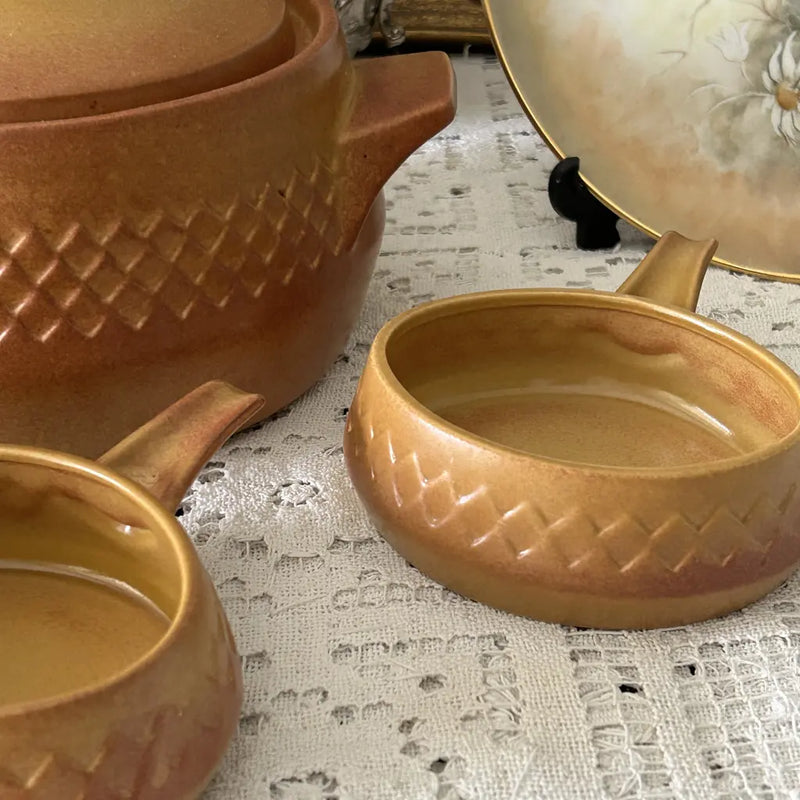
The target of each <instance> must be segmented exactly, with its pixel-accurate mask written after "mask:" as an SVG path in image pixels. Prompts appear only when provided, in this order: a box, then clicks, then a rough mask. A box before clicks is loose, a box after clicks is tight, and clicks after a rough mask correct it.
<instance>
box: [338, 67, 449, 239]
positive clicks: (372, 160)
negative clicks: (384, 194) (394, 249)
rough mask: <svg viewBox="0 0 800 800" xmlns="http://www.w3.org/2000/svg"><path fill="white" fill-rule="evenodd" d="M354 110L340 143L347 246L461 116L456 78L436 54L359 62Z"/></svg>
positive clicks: (343, 224) (342, 201)
mask: <svg viewBox="0 0 800 800" xmlns="http://www.w3.org/2000/svg"><path fill="white" fill-rule="evenodd" d="M352 68H353V73H354V74H353V84H354V90H353V98H354V100H353V107H352V109H351V112H350V115H349V118H348V120H347V122H346V123H345V125H344V128H343V130H342V134H341V137H340V140H339V147H340V153H341V158H342V160H341V162H340V165H341V166H340V172H339V180H338V182H337V185H338V187H339V189H340V190H341V202H340V204H339V206H340V208H341V217H340V219H341V221H342V230H343V236H344V238H343V246H344V247H345V248H349V247H350V246H351V245H352V243H353V242H354V241H355V238H356V236H357V235H358V232H359V230H360V229H361V223H362V222H363V221H364V218H365V217H366V215H367V212H368V211H369V209H370V206H371V205H372V203H373V201H374V200H375V197H376V195H377V194H378V192H379V191H380V190H381V188H382V187H383V184H384V183H386V181H387V180H388V178H389V177H390V176H391V175H392V173H393V172H394V171H395V170H396V169H397V168H398V167H399V166H400V164H401V163H402V162H403V161H404V160H405V159H406V158H407V157H408V156H409V155H410V154H411V153H413V152H414V150H416V149H417V148H418V147H419V146H420V145H421V144H424V143H425V142H426V141H427V140H428V139H430V138H431V137H432V136H433V135H434V134H436V133H438V132H439V131H440V130H441V129H442V128H444V127H445V126H446V125H447V124H448V123H449V122H450V121H451V120H452V119H453V116H454V114H455V79H454V76H453V68H452V66H451V65H450V60H449V59H448V57H447V54H446V53H440V52H436V51H430V52H424V53H411V54H407V55H396V56H385V57H382V58H380V57H379V58H365V59H358V60H356V61H354V62H353V64H352Z"/></svg>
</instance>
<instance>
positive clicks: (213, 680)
mask: <svg viewBox="0 0 800 800" xmlns="http://www.w3.org/2000/svg"><path fill="white" fill-rule="evenodd" d="M214 628H215V629H214ZM208 642H209V650H208V652H207V654H203V655H202V656H201V657H200V658H199V659H197V660H196V662H195V668H204V669H205V670H206V671H207V674H206V675H205V677H204V678H203V684H204V691H203V692H202V696H200V697H196V698H195V700H196V702H194V703H193V704H192V706H191V707H190V708H183V707H179V706H176V705H165V706H162V707H160V708H157V709H153V710H149V711H147V712H144V713H142V714H141V715H139V716H135V717H127V718H123V719H121V720H120V722H119V726H118V728H116V729H114V730H111V731H109V733H108V735H107V736H106V739H105V741H104V742H103V745H102V746H101V748H100V750H99V752H97V753H94V754H93V755H91V756H90V757H89V758H88V759H87V760H86V761H85V763H76V762H75V761H74V760H73V759H72V758H70V757H68V756H66V755H64V754H63V753H52V752H51V753H48V752H43V753H42V754H41V761H40V763H39V765H38V766H37V767H36V768H35V769H34V770H33V771H27V772H24V773H23V772H22V771H20V770H18V769H16V770H15V768H14V764H2V765H0V800H39V798H48V800H50V798H58V799H59V800H140V798H164V800H167V798H168V797H169V798H170V800H171V798H172V795H171V794H166V793H165V792H166V791H167V790H168V789H169V790H170V791H171V789H170V784H171V783H172V780H173V779H174V774H172V773H174V771H175V770H176V769H179V768H180V767H181V766H186V765H193V766H192V770H191V771H192V774H193V775H194V776H195V779H196V780H198V781H199V780H200V779H201V778H202V777H204V773H205V772H206V771H207V770H208V768H209V767H210V766H211V765H212V764H213V763H214V761H215V760H216V759H217V758H218V757H219V753H220V749H221V748H222V747H224V746H225V745H226V736H227V733H228V731H227V730H226V726H227V725H228V724H229V719H228V716H229V715H228V711H227V702H228V701H229V698H230V696H231V693H232V692H233V687H234V686H235V683H236V677H237V676H236V670H237V666H236V657H235V656H232V655H231V653H232V652H233V651H232V650H231V649H230V647H231V644H232V640H231V638H230V632H229V629H228V624H227V621H226V620H225V617H224V616H223V613H222V610H221V609H218V610H217V612H216V614H215V623H214V624H212V630H210V631H209V636H208ZM201 665H202V666H201Z"/></svg>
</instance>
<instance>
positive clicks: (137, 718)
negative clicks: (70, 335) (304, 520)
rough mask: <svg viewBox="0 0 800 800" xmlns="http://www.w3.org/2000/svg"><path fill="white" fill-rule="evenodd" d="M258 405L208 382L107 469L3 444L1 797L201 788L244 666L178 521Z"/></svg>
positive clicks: (171, 799) (168, 798)
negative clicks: (213, 461)
mask: <svg viewBox="0 0 800 800" xmlns="http://www.w3.org/2000/svg"><path fill="white" fill-rule="evenodd" d="M262 402H263V399H262V398H261V397H259V396H257V395H251V394H246V393H243V392H241V391H239V390H237V389H234V388H233V387H231V386H230V385H228V384H225V383H222V382H210V383H208V384H205V385H203V386H201V387H200V388H198V389H196V390H195V391H193V392H192V393H190V394H189V395H188V396H187V397H185V398H184V399H182V400H181V401H179V402H178V403H177V404H176V405H175V406H174V407H172V408H170V409H168V410H167V411H165V412H163V413H162V414H160V415H159V416H158V417H156V418H155V419H154V420H153V421H152V422H151V423H149V424H148V425H147V426H146V427H145V428H143V429H142V430H141V431H139V432H137V433H134V434H132V435H131V436H130V437H129V438H128V439H127V440H126V441H124V442H122V443H121V444H120V445H119V446H117V447H116V448H114V449H113V450H112V451H111V452H109V453H108V454H107V455H106V456H105V457H104V458H103V459H102V464H96V463H93V462H91V461H86V460H84V459H82V458H79V457H75V456H68V455H65V454H61V453H58V452H54V451H47V450H41V449H38V448H31V447H23V446H13V447H12V446H6V445H4V446H0V508H1V509H2V523H0V606H1V607H0V639H1V640H2V641H3V643H4V645H3V662H2V664H0V800H34V798H35V800H65V799H66V798H73V797H74V798H78V797H80V798H85V799H86V800H123V798H125V800H145V798H146V800H193V799H194V798H196V797H197V796H198V795H199V794H200V792H201V790H202V789H203V787H204V786H205V785H206V783H207V782H208V780H209V779H210V777H211V774H212V773H213V772H214V770H215V769H216V766H217V764H218V763H219V761H220V759H221V757H222V755H223V753H224V752H225V750H226V748H227V746H228V742H229V740H230V738H231V736H232V735H233V733H234V731H235V728H236V725H237V722H238V716H239V710H240V705H241V691H242V678H241V665H240V662H239V657H238V655H237V652H236V646H235V643H234V641H233V638H232V636H231V632H230V628H229V626H228V622H227V620H226V618H225V615H224V613H223V610H222V607H221V606H220V603H219V600H218V598H217V595H216V592H215V590H214V586H213V584H212V583H211V580H210V579H209V577H208V575H207V574H206V572H205V570H204V569H203V567H202V566H201V564H200V561H199V559H198V557H197V554H196V553H195V551H194V548H193V546H192V544H191V542H190V541H189V539H188V537H187V536H186V535H185V533H184V532H183V530H182V529H181V528H180V526H179V525H178V523H177V522H176V520H175V517H174V514H173V511H174V509H175V507H176V505H177V503H178V502H179V500H180V498H181V496H182V494H183V492H184V491H185V490H186V488H187V487H188V485H189V484H190V482H191V481H192V479H193V478H194V477H195V475H196V474H197V472H198V471H199V469H200V468H201V467H202V465H203V463H204V462H205V460H206V459H207V457H208V455H209V453H210V452H212V451H213V450H214V449H215V448H216V447H218V446H219V445H220V444H221V442H222V441H223V440H224V439H225V438H226V437H227V436H229V435H230V433H231V432H232V431H233V430H235V429H236V428H237V427H239V426H240V425H242V424H244V423H245V421H246V420H247V419H248V418H250V417H251V416H252V415H253V414H254V413H256V412H257V411H258V409H259V408H260V406H261V404H262ZM131 478H133V480H131ZM135 481H141V483H143V484H144V485H146V486H147V487H148V489H149V491H146V490H145V489H143V488H142V487H141V486H140V485H138V484H137V483H136V482H135Z"/></svg>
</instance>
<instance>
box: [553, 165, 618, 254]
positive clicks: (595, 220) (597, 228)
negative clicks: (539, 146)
mask: <svg viewBox="0 0 800 800" xmlns="http://www.w3.org/2000/svg"><path fill="white" fill-rule="evenodd" d="M579 168H580V159H578V158H576V157H575V156H570V157H569V158H565V159H563V160H562V161H559V162H558V164H556V166H555V167H554V168H553V171H552V172H551V173H550V181H549V183H548V186H547V194H548V196H549V197H550V205H552V206H553V210H554V211H555V212H556V214H558V215H559V216H561V217H564V218H565V219H568V220H571V221H572V222H574V223H576V226H577V227H576V231H575V243H576V244H577V246H578V248H579V249H580V250H606V249H608V248H610V247H614V245H616V244H617V243H618V242H619V232H618V231H617V221H618V220H619V217H618V216H617V215H616V214H615V213H614V212H613V211H611V209H609V208H607V207H606V206H604V205H603V204H602V203H601V202H600V201H599V200H598V199H597V198H596V197H595V196H594V195H593V194H592V193H591V192H590V191H589V189H588V188H587V187H586V184H585V183H584V182H583V180H582V179H581V176H580V173H579Z"/></svg>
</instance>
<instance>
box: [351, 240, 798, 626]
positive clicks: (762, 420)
mask: <svg viewBox="0 0 800 800" xmlns="http://www.w3.org/2000/svg"><path fill="white" fill-rule="evenodd" d="M713 249H714V248H713V246H711V245H708V244H707V243H693V242H690V241H687V240H685V239H683V238H682V237H678V236H677V235H675V234H669V235H665V237H663V238H662V240H661V241H660V242H659V243H658V244H657V246H656V247H655V248H654V250H653V251H652V252H651V253H650V255H649V256H648V257H647V258H646V259H645V261H644V262H643V263H642V265H640V267H639V268H638V270H637V271H636V272H635V273H634V275H633V276H631V278H630V279H629V280H628V281H626V282H625V284H624V285H623V286H622V287H621V289H620V292H619V293H617V294H610V293H602V292H584V291H575V290H554V291H542V290H528V291H525V290H520V291H500V292H490V293H482V294H475V295H464V296H458V297H453V298H450V299H448V300H444V301H438V302H434V303H429V304H426V305H423V306H420V307H418V308H416V309H413V310H411V311H409V312H406V313H405V314H401V315H400V316H399V317H397V318H396V319H394V320H392V321H391V322H390V323H388V324H387V325H386V326H385V327H384V329H383V330H382V331H381V332H380V333H379V335H378V336H377V338H376V340H375V342H374V344H373V347H372V350H371V353H370V356H369V359H368V363H367V366H366V368H365V371H364V374H363V376H362V378H361V381H360V384H359V387H358V391H357V394H356V397H355V400H354V402H353V404H352V406H351V410H350V413H349V419H348V424H347V432H346V436H345V453H346V458H347V463H348V468H349V470H350V474H351V477H352V480H353V483H354V486H355V488H356V490H357V492H358V493H359V495H360V497H361V499H362V500H363V502H364V504H365V506H366V508H367V510H368V511H369V513H370V515H371V516H372V518H373V519H374V521H375V523H376V525H377V526H378V528H379V529H380V530H381V531H382V532H383V534H384V536H385V537H386V539H387V540H388V541H389V542H390V543H391V544H392V545H393V546H394V547H395V548H396V549H397V550H398V551H399V552H400V553H401V554H402V555H403V556H404V557H405V558H406V559H407V560H409V561H410V562H411V563H413V564H414V565H415V566H417V567H418V568H419V569H421V570H422V571H423V572H426V573H428V574H429V575H431V576H432V577H433V578H434V579H436V580H438V581H440V582H441V583H444V584H446V585H447V586H449V587H450V588H452V589H454V590H456V591H458V592H461V593H463V594H465V595H467V596H469V597H472V598H475V599H477V600H481V601H483V602H485V603H488V604H490V605H493V606H496V607H498V608H502V609H506V610H509V611H513V612H516V613H521V614H525V615H529V616H533V617H536V618H539V619H543V620H547V621H555V622H561V623H566V624H573V625H580V626H592V627H594V626H597V627H610V628H640V627H661V626H668V625H678V624H683V623H687V622H692V621H696V620H701V619H706V618H709V617H712V616H715V615H719V614H723V613H725V612H728V611H731V610H733V609H737V608H740V607H742V606H743V605H745V604H746V603H748V602H751V601H752V600H755V599H756V598H758V597H760V596H762V595H763V594H765V593H766V592H768V591H769V590H770V589H772V588H774V587H775V586H777V585H778V584H779V583H781V582H782V581H783V580H784V579H785V578H786V576H787V575H788V574H789V573H790V572H791V571H792V570H793V569H794V568H795V566H796V563H797V561H798V559H800V535H798V530H800V491H798V475H800V382H799V381H798V379H797V377H796V376H795V375H794V373H792V372H791V370H789V369H788V368H787V367H786V366H785V365H783V364H782V363H781V362H780V361H778V360H777V359H776V358H774V357H773V356H771V355H770V354H769V353H768V352H766V351H765V350H763V349H761V348H759V347H757V346H756V345H755V344H754V343H752V342H750V341H748V340H746V339H744V338H743V337H741V336H739V335H738V334H736V333H734V332H733V331H731V330H729V329H727V328H725V327H723V326H721V325H717V324H715V323H712V322H709V321H707V320H704V319H701V318H699V317H697V316H695V315H693V314H692V313H690V312H691V310H693V309H694V306H695V303H696V300H697V293H698V291H699V288H700V284H701V281H702V276H703V273H704V271H705V267H706V264H707V262H708V260H709V259H710V257H711V254H712V253H713Z"/></svg>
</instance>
